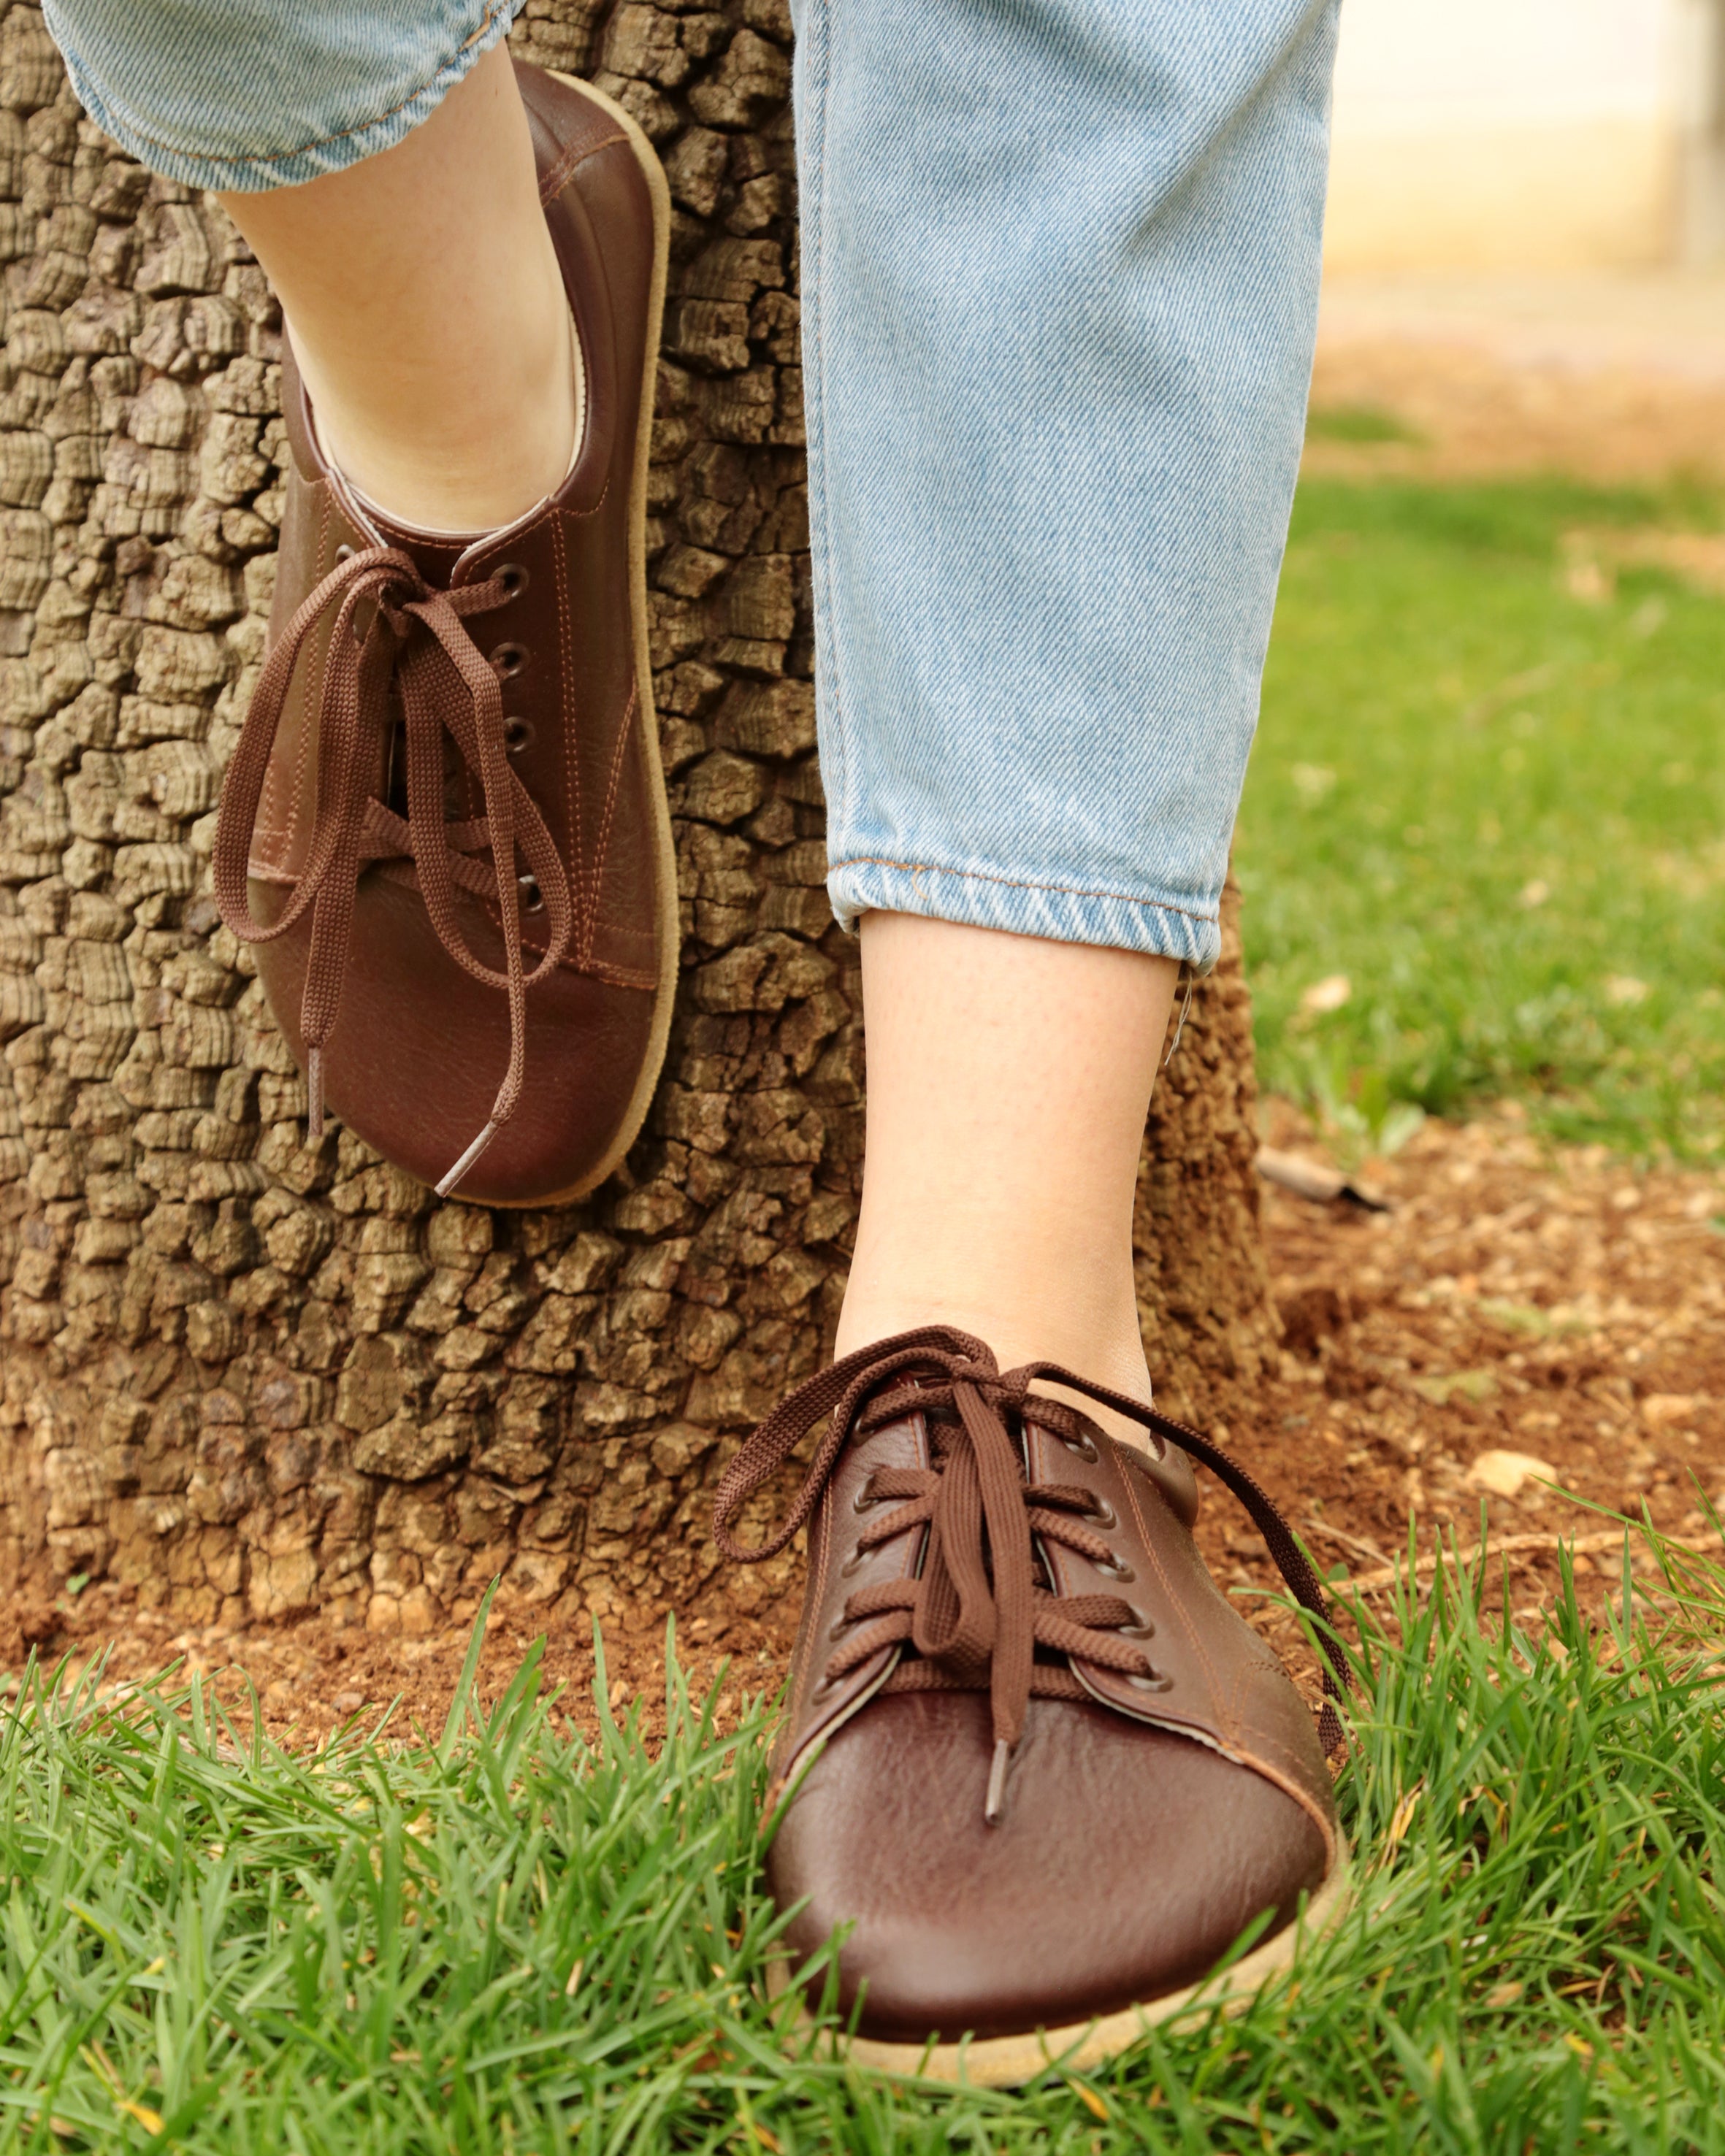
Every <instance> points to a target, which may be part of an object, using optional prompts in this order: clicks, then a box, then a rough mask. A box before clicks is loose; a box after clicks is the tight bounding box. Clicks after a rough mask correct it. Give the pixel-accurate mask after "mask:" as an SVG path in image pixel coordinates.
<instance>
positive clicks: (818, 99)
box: [46, 0, 1336, 970]
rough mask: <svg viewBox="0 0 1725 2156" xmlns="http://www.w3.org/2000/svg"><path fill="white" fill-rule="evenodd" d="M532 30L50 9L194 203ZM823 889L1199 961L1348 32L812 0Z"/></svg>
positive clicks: (98, 5)
mask: <svg viewBox="0 0 1725 2156" xmlns="http://www.w3.org/2000/svg"><path fill="white" fill-rule="evenodd" d="M520 5H521V0H353V4H342V0H46V14H47V19H48V23H49V28H50V29H51V30H52V31H53V33H54V36H55V37H56V38H58V39H59V43H60V44H61V47H62V49H63V50H64V52H65V54H66V55H67V59H68V61H69V64H70V67H71V70H72V75H73V80H74V82H75V86H76V88H77V90H78V93H79V95H80V97H81V98H82V99H83V100H84V102H85V105H86V106H87V108H88V110H90V113H91V115H93V116H94V117H95V119H96V120H97V121H99V122H100V124H101V126H103V127H105V128H106V130H107V131H109V132H110V133H111V135H113V136H115V137H116V140H118V141H120V142H121V144H122V145H123V146H125V147H126V148H127V149H128V150H130V151H131V152H132V153H133V154H134V155H135V156H136V157H139V158H140V159H142V161H143V162H145V163H146V164H147V165H150V166H152V167H154V168H155V169H156V170H157V171H158V172H164V173H166V174H167V175H169V176H170V177H174V178H177V179H180V180H183V181H186V182H189V183H191V184H193V185H194V186H198V187H225V188H257V187H276V186H285V185H291V184H294V183H296V182H301V181H304V180H307V179H310V178H312V177H315V176H316V175H317V174H319V173H321V172H331V171H335V170H337V169H339V168H341V167H343V166H346V165H348V164H352V163H353V162H357V161H358V159H359V158H361V157H368V156H370V155H372V154H373V152H375V151H378V150H381V149H384V148H387V147H388V146H389V145H390V144H392V143H394V142H395V141H399V139H400V138H401V136H404V134H406V133H407V131H409V128H410V127H412V126H415V124H416V123H417V122H418V121H420V120H422V119H424V118H425V115H426V114H427V113H428V112H429V111H430V110H432V109H433V107H434V106H435V105H436V103H437V101H438V100H439V99H440V97H441V96H442V95H444V94H445V92H446V91H447V90H449V89H450V88H451V86H452V85H454V84H455V83H456V82H457V81H458V80H460V79H461V76H462V75H463V74H465V73H466V70H467V69H468V68H470V67H471V65H472V64H473V63H474V61H475V60H476V59H478V58H479V56H480V55H481V54H482V53H483V52H485V51H486V50H487V49H488V48H489V47H490V46H491V45H492V44H494V43H495V42H496V41H497V38H500V37H501V36H502V34H503V33H504V32H505V31H506V29H507V27H508V24H509V22H510V20H511V18H512V17H513V15H514V14H515V13H516V12H517V9H518V8H519V6H520ZM796 13H797V18H798V20H797V31H798V44H797V52H796V103H797V121H798V138H797V139H798V160H799V171H800V176H801V209H802V305H803V357H804V367H805V388H806V403H807V410H808V422H809V479H810V508H811V525H812V529H813V551H814V583H815V595H816V672H817V689H818V702H819V711H820V746H821V769H822V773H823V777H824V780H825V784H826V797H827V803H828V847H829V851H830V856H831V875H830V879H829V888H830V890H831V892H832V902H833V906H834V910H835V911H836V912H837V915H838V916H839V918H840V919H841V920H842V921H845V922H846V923H847V925H848V924H850V923H852V922H853V921H855V919H856V917H857V915H859V914H860V913H862V912H863V911H866V910H867V909H868V908H869V907H872V906H882V907H886V908H888V909H890V910H892V911H898V912H907V913H919V914H929V915H933V916H937V917H940V918H942V919H946V920H951V921H966V922H974V923H977V924H980V925H981V926H984V927H993V928H1003V929H1008V930H1012V931H1015V932H1019V933H1021V934H1027V935H1035V936H1048V937H1058V938H1062V939H1064V940H1067V941H1070V942H1083V943H1099V944H1107V945H1114V946H1117V947H1121V948H1123V949H1127V950H1133V951H1142V952H1157V953H1161V954H1162V955H1165V956H1167V957H1175V958H1182V959H1185V960H1187V961H1188V962H1191V963H1192V965H1194V966H1196V967H1197V968H1199V969H1201V970H1202V969H1204V968H1208V967H1209V966H1211V965H1212V964H1213V963H1214V962H1215V958H1216V956H1217V952H1218V927H1217V915H1218V903H1219V900H1220V895H1221V889H1222V882H1223V875H1224V872H1225V870H1226V866H1227V860H1228V841H1229V838H1230V835H1231V834H1232V831H1233V821H1234V814H1235V810H1236V808H1237V806H1238V799H1239V791H1240V785H1241V782H1242V779H1243V778H1244V771H1245V763H1246V757H1247V752H1248V751H1249V747H1250V745H1251V740H1252V734H1253V731H1254V726H1255V725H1256V722H1257V711H1258V696H1259V677H1260V675H1261V672H1262V670H1263V664H1264V648H1265V644H1266V642H1267V640H1268V637H1269V622H1270V613H1271V609H1272V607H1273V605H1274V596H1275V586H1276V578H1277V574H1278V572H1279V569H1280V562H1281V554H1282V548H1283V543H1284V540H1285V535H1286V530H1287V520H1288V510H1289V504H1290V500H1291V497H1292V493H1293V486H1294V478H1295V466H1296V464H1297V460H1298V457H1299V453H1300V437H1301V433H1302V428H1303V423H1304V417H1305V398H1306V389H1307V384H1308V381H1309V377H1310V366H1311V346H1312V338H1313V331H1314V325H1315V319H1316V301H1317V285H1318V262H1319V249H1320V239H1321V226H1322V219H1323V203H1324V188H1325V178H1326V140H1327V121H1328V107H1329V84H1330V72H1331V55H1332V51H1333V46H1334V40H1335V14H1336V0H800V5H798V6H797V8H796Z"/></svg>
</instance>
